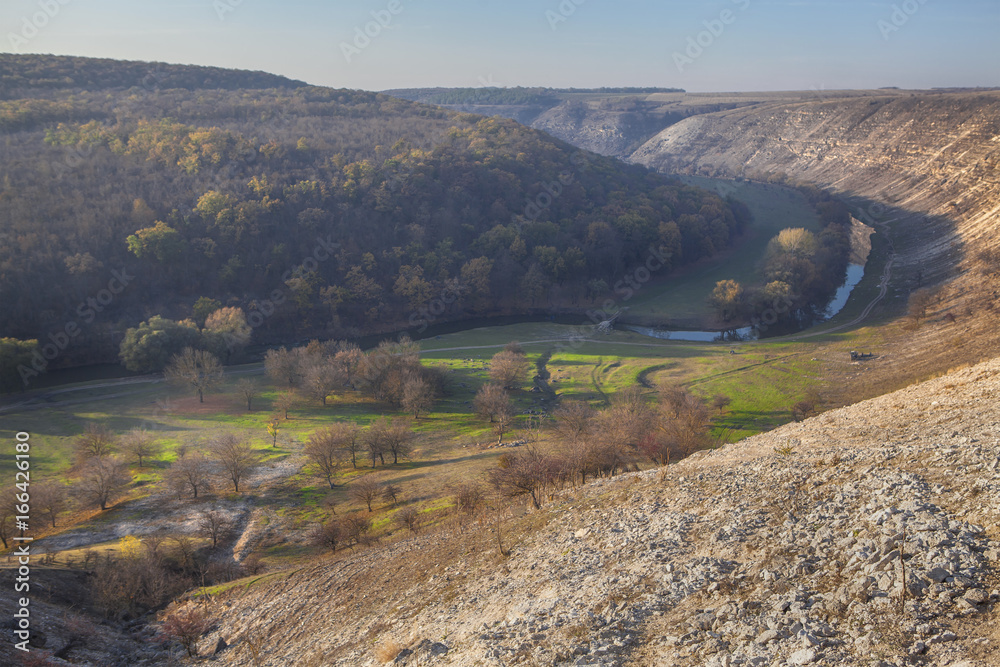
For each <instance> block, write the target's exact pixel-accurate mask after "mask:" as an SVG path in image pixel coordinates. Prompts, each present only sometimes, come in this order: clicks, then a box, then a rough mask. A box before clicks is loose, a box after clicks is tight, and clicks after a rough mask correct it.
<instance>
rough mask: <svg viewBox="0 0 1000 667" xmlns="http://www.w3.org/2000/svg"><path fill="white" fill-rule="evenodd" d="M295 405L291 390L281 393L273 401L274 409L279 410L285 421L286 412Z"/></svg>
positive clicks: (286, 417)
mask: <svg viewBox="0 0 1000 667" xmlns="http://www.w3.org/2000/svg"><path fill="white" fill-rule="evenodd" d="M293 405H295V392H294V391H292V390H290V389H289V390H288V391H283V392H281V393H279V394H278V396H277V397H276V398H275V399H274V409H275V410H280V411H281V413H282V415H284V418H285V419H288V411H289V410H291V409H292V406H293Z"/></svg>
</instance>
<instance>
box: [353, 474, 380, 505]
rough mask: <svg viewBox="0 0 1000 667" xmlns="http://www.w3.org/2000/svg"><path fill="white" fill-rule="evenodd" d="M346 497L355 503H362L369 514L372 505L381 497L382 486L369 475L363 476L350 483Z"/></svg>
mask: <svg viewBox="0 0 1000 667" xmlns="http://www.w3.org/2000/svg"><path fill="white" fill-rule="evenodd" d="M347 495H348V496H350V498H351V499H352V500H354V501H355V502H359V503H364V504H365V505H366V506H367V507H368V511H369V512H371V511H372V503H373V502H375V501H376V500H377V499H378V498H379V496H381V495H382V485H381V484H379V483H378V482H377V481H376V480H375V478H373V477H372V476H371V475H365V476H364V477H360V478H358V479H356V480H354V481H353V482H351V486H350V487H348V489H347Z"/></svg>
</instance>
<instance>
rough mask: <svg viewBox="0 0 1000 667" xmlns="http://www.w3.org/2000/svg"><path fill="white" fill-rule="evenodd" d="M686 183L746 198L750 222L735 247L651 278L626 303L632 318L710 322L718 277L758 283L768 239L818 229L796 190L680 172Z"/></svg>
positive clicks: (692, 323)
mask: <svg viewBox="0 0 1000 667" xmlns="http://www.w3.org/2000/svg"><path fill="white" fill-rule="evenodd" d="M681 179H682V180H683V181H684V182H685V183H689V184H691V185H697V186H699V187H702V188H706V189H708V190H714V191H716V192H718V193H719V194H721V195H722V196H728V195H732V196H733V197H735V198H736V199H739V200H740V201H742V202H744V203H745V204H746V205H747V206H748V207H749V208H750V211H751V212H752V213H753V217H754V221H753V224H752V226H751V228H750V229H749V230H748V231H747V232H746V234H745V235H744V238H743V239H742V240H740V241H739V242H738V243H737V245H736V247H735V248H733V249H731V250H728V251H726V252H725V253H723V254H721V255H720V256H718V257H715V258H713V259H712V260H710V261H708V262H706V263H702V264H700V265H699V266H695V267H691V268H688V269H685V270H684V271H682V272H678V273H676V274H674V275H672V276H670V277H667V278H665V279H663V280H660V281H653V282H650V283H649V284H648V285H645V286H644V287H643V288H642V289H641V290H640V291H639V292H637V293H636V295H635V296H634V297H632V299H630V300H629V302H628V303H627V304H623V305H627V306H628V307H629V312H628V319H629V321H630V322H642V323H649V324H662V323H663V322H666V321H669V322H671V323H673V324H675V325H676V326H683V327H687V328H701V327H705V326H709V325H710V323H711V322H712V320H713V313H712V310H711V309H710V308H709V306H708V297H709V296H710V295H711V294H712V290H713V289H715V284H716V283H717V282H718V281H720V280H736V281H738V282H741V283H743V284H744V285H749V284H752V283H755V282H758V281H759V279H760V278H759V275H758V265H759V263H760V259H761V257H763V256H764V250H765V249H766V248H767V244H768V242H770V240H771V239H772V238H774V237H775V236H777V234H778V232H780V231H781V230H782V229H786V228H788V227H804V228H806V229H808V230H811V231H818V230H819V229H820V221H819V218H818V217H817V216H816V212H815V211H814V210H813V209H812V207H811V206H810V205H809V202H807V201H806V199H805V197H803V196H802V194H801V193H799V192H798V191H796V190H792V189H790V188H784V187H780V186H777V185H768V184H764V183H751V182H746V181H744V182H737V181H723V180H717V179H709V178H701V177H698V176H683V177H681Z"/></svg>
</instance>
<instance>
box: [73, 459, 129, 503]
mask: <svg viewBox="0 0 1000 667" xmlns="http://www.w3.org/2000/svg"><path fill="white" fill-rule="evenodd" d="M131 483H132V475H130V474H129V471H128V465H127V464H126V463H125V462H124V461H120V460H118V459H115V458H112V457H110V456H104V457H100V458H95V459H91V460H90V461H89V462H88V463H87V465H86V466H85V467H84V469H83V471H82V472H81V474H80V478H79V480H77V483H76V486H75V487H74V492H75V493H76V494H77V495H78V496H79V497H80V499H81V500H82V501H83V503H84V504H88V505H97V506H98V507H100V508H101V510H106V509H108V505H109V504H110V503H111V502H113V501H114V500H115V499H116V498H117V497H118V496H120V495H121V494H122V493H123V492H124V491H125V489H127V488H128V485H129V484H131Z"/></svg>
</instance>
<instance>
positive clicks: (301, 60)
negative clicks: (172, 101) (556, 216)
mask: <svg viewBox="0 0 1000 667" xmlns="http://www.w3.org/2000/svg"><path fill="white" fill-rule="evenodd" d="M46 8H47V11H46ZM379 19H381V24H380V23H379V22H378V20H379ZM366 30H367V33H368V34H364V33H365V31H366ZM359 34H360V35H361V36H359ZM998 34H1000V2H998V1H997V0H905V1H904V0H900V1H899V2H875V1H862V0H812V1H811V0H719V1H712V2H695V1H693V0H660V1H657V2H654V1H653V0H617V1H614V2H613V1H612V0H534V1H529V0H354V1H352V2H347V1H341V0H329V1H325V2H323V1H320V0H285V1H284V2H277V1H275V0H4V2H3V4H2V6H0V50H2V51H7V52H13V53H55V54H70V55H82V56H96V57H106V58H121V59H129V60H148V61H153V60H156V61H165V62H171V63H186V64H199V65H215V66H221V67H236V68H242V69H254V70H264V71H268V72H274V73H277V74H284V75H286V76H290V77H293V78H297V79H302V80H304V81H308V82H310V83H314V84H318V85H329V86H336V87H347V88H363V89H367V90H382V89H386V88H397V87H424V86H480V85H485V84H489V85H499V86H516V85H522V86H536V85H537V86H557V87H569V86H575V87H593V86H669V87H680V88H685V89H687V90H689V91H736V90H808V89H819V90H834V89H839V88H877V87H880V86H899V87H902V88H930V87H935V86H1000V67H998V64H1000V40H998V38H997V37H998Z"/></svg>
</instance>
